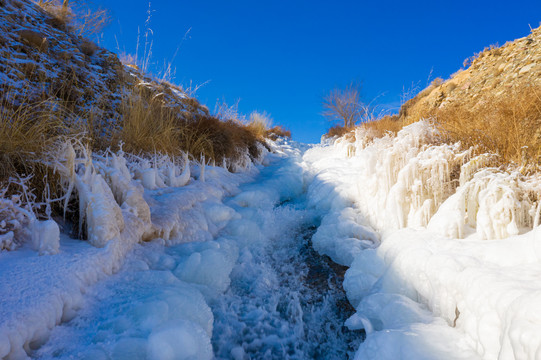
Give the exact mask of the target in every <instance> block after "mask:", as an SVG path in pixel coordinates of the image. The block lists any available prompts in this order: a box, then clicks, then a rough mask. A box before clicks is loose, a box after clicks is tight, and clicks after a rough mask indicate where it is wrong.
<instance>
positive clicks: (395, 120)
mask: <svg viewBox="0 0 541 360" xmlns="http://www.w3.org/2000/svg"><path fill="white" fill-rule="evenodd" d="M405 125H406V124H405V123H404V121H403V120H401V119H400V118H399V117H398V115H385V116H383V117H381V118H379V119H376V120H374V121H370V122H366V123H364V124H362V126H363V127H364V128H366V129H372V130H374V133H375V134H376V136H383V135H385V134H387V133H389V132H390V133H392V134H396V133H397V132H399V131H400V130H402V128H403V127H404V126H405Z"/></svg>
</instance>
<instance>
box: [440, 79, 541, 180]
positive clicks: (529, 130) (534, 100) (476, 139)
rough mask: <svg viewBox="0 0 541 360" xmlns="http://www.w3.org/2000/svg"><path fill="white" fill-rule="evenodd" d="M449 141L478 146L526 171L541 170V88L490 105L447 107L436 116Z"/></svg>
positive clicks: (513, 93)
mask: <svg viewBox="0 0 541 360" xmlns="http://www.w3.org/2000/svg"><path fill="white" fill-rule="evenodd" d="M435 118H436V120H437V123H438V124H439V126H440V127H441V129H442V130H443V133H444V134H445V135H446V137H447V140H448V141H452V142H456V141H460V142H461V143H462V144H463V145H464V146H466V147H470V146H478V148H479V151H482V152H492V153H495V154H498V155H499V159H500V162H501V163H503V164H507V163H513V164H516V165H519V166H521V167H522V169H523V170H525V171H529V170H533V169H537V170H539V169H540V168H541V87H539V86H536V87H531V86H529V87H522V88H521V89H519V90H516V91H510V92H509V93H507V94H502V95H500V96H499V97H497V98H495V99H493V100H492V101H490V102H488V101H487V102H485V103H484V104H481V105H478V106H476V107H475V108H471V107H470V106H460V105H455V106H447V107H445V108H443V109H439V110H437V111H436V113H435Z"/></svg>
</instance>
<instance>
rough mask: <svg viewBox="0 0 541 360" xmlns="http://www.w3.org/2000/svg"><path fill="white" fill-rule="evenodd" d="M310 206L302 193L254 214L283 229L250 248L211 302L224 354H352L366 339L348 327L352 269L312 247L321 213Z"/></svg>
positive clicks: (219, 353)
mask: <svg viewBox="0 0 541 360" xmlns="http://www.w3.org/2000/svg"><path fill="white" fill-rule="evenodd" d="M305 206H306V204H305V202H304V201H303V199H302V198H301V199H297V200H296V201H290V202H286V203H285V204H281V205H279V206H277V207H275V208H274V209H272V212H271V214H268V213H260V214H257V213H256V214H253V215H252V216H255V217H257V218H260V221H262V222H266V223H267V224H269V225H267V226H268V228H269V231H272V227H273V226H277V227H278V231H273V232H274V233H273V234H272V236H271V237H270V238H269V240H270V241H268V242H267V243H266V244H265V245H264V246H261V247H259V246H258V247H257V248H256V247H251V248H250V247H248V248H246V249H245V250H244V251H243V253H242V254H241V257H240V261H239V263H238V264H237V266H236V267H235V268H234V269H233V273H232V276H231V287H230V289H229V290H228V291H227V292H226V293H225V294H224V296H222V297H219V298H218V299H217V300H216V302H215V303H213V304H211V307H212V308H213V312H214V315H215V324H214V326H215V328H214V333H213V345H214V350H215V354H216V357H217V358H220V359H229V358H231V357H234V358H235V359H245V358H250V359H260V358H264V359H287V358H294V359H347V358H353V354H354V351H355V350H356V349H357V347H358V344H359V342H360V341H361V339H362V337H361V335H360V333H358V332H351V331H349V330H348V329H347V328H345V327H343V324H344V321H345V320H346V319H347V317H349V316H350V315H352V314H353V312H354V310H353V308H352V307H350V305H349V303H348V302H347V299H346V296H345V293H344V292H343V290H342V287H341V284H342V280H343V273H344V271H345V268H344V267H341V266H339V265H336V264H334V263H332V261H330V259H328V258H327V257H322V256H320V255H319V254H317V253H316V252H315V251H314V250H313V249H312V245H311V237H312V235H313V234H314V233H315V231H316V228H317V225H318V223H319V219H318V216H317V214H316V213H315V212H314V211H309V210H306V209H305ZM333 265H334V266H333Z"/></svg>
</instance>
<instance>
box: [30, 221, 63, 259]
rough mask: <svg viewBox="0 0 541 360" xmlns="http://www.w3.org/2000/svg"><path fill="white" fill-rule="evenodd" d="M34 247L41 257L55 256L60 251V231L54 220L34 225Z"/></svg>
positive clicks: (35, 222)
mask: <svg viewBox="0 0 541 360" xmlns="http://www.w3.org/2000/svg"><path fill="white" fill-rule="evenodd" d="M32 247H33V248H34V250H36V251H38V252H39V254H40V255H43V254H47V255H53V254H56V253H58V251H59V249H60V229H59V227H58V224H57V223H56V222H55V221H54V220H45V221H39V220H35V221H34V222H33V223H32Z"/></svg>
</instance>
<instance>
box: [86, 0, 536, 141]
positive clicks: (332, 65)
mask: <svg viewBox="0 0 541 360" xmlns="http://www.w3.org/2000/svg"><path fill="white" fill-rule="evenodd" d="M94 2H95V3H96V4H101V5H103V6H105V7H107V8H109V9H110V10H111V13H112V16H113V21H112V23H111V24H110V25H109V27H108V28H107V29H106V30H105V33H104V34H103V38H102V41H101V45H102V46H105V47H107V48H109V49H111V50H113V51H117V41H118V44H119V47H120V50H121V51H125V52H127V53H132V54H134V53H135V46H136V42H137V31H138V28H140V31H141V33H144V30H145V20H146V18H147V9H148V5H149V3H148V0H115V1H109V0H107V1H106V0H95V1H94ZM151 9H152V18H151V21H150V28H151V29H152V32H153V40H154V47H153V58H152V61H153V68H154V69H163V68H164V65H163V64H164V62H171V60H172V59H173V55H174V54H175V51H176V50H177V48H178V47H179V46H180V49H179V51H178V54H177V56H176V57H175V58H174V60H173V62H172V64H173V67H174V68H175V69H176V74H175V77H174V81H173V82H175V83H178V84H184V85H186V84H189V82H190V81H192V82H193V83H194V84H201V83H204V82H207V81H208V83H207V84H206V85H205V86H203V87H202V88H201V89H200V90H199V91H198V92H197V94H196V95H197V97H198V98H199V100H200V101H201V102H202V103H205V104H207V105H208V106H209V108H210V109H213V108H214V104H215V103H216V100H217V99H222V98H224V99H225V100H226V101H227V102H229V103H233V102H235V100H236V99H240V104H239V105H240V106H239V107H240V110H241V111H242V112H244V113H250V112H251V111H253V110H259V111H263V110H265V111H267V112H268V113H270V114H271V115H272V117H273V118H274V120H275V123H279V124H283V125H285V126H286V127H288V128H290V129H291V130H292V132H293V137H294V138H295V139H297V140H300V141H304V142H319V139H320V136H321V134H323V133H324V132H325V131H326V129H327V128H328V127H329V126H330V124H329V123H328V122H326V121H325V119H324V118H323V117H321V115H320V113H321V111H322V109H321V98H322V96H323V95H324V94H325V93H326V92H328V91H329V90H330V89H332V88H333V87H335V86H345V85H347V84H348V83H349V82H350V81H352V80H356V81H361V82H362V83H363V93H364V97H365V99H367V100H368V101H370V100H372V99H374V98H376V97H378V96H379V97H378V98H377V102H378V103H380V104H383V105H385V106H386V107H390V108H392V107H396V106H397V105H398V104H399V102H400V97H401V94H402V93H403V90H404V88H406V89H407V88H409V87H411V85H412V83H413V84H416V83H419V84H420V86H421V87H424V86H426V82H427V78H428V76H429V74H430V73H431V70H432V79H433V78H434V77H438V76H439V77H443V78H448V77H449V76H450V75H451V74H452V73H454V72H455V71H456V70H458V69H459V68H460V67H461V66H462V62H463V61H464V59H465V58H467V57H469V56H471V55H473V53H474V52H478V51H480V50H482V49H483V48H484V47H485V46H488V45H490V44H495V43H499V44H500V45H502V44H504V43H505V42H506V41H508V40H513V39H515V38H519V37H523V36H526V35H528V33H529V25H531V26H532V27H533V28H535V27H537V26H539V22H540V21H541V0H525V1H521V0H517V1H498V0H495V1H475V0H469V1H462V0H460V1H454V0H448V1H419V2H413V1H385V0H383V1H371V2H364V1H341V0H335V1H317V0H316V1H294V0H293V1H279V0H274V1H267V0H263V1H257V0H256V1H253V0H242V1H237V0H230V1H223V0H214V1H205V0H190V1H183V0H174V1H173V0H161V1H158V0H156V1H152V2H151ZM189 29H191V30H190V32H189V35H188V37H187V38H186V39H185V40H184V41H182V39H183V37H184V35H185V33H186V32H187V31H188V30H189ZM154 71H156V70H154ZM382 94H383V95H382ZM380 95H381V96H380Z"/></svg>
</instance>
